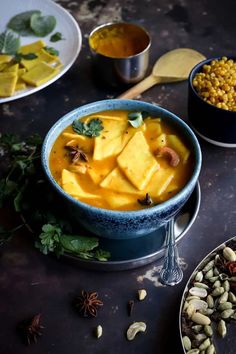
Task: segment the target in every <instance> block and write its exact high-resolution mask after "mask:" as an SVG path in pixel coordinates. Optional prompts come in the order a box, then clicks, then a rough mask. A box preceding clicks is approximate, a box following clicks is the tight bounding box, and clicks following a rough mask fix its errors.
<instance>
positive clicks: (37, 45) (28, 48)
mask: <svg viewBox="0 0 236 354" xmlns="http://www.w3.org/2000/svg"><path fill="white" fill-rule="evenodd" d="M45 46H46V43H45V42H44V41H42V40H39V41H36V42H33V43H30V44H26V45H23V46H21V47H20V53H22V54H29V53H36V52H38V51H40V49H43V48H44V47H45Z"/></svg>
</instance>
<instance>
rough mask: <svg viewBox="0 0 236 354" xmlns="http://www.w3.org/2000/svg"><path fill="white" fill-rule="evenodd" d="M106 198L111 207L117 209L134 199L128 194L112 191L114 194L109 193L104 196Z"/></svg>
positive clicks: (134, 199) (132, 201)
mask: <svg viewBox="0 0 236 354" xmlns="http://www.w3.org/2000/svg"><path fill="white" fill-rule="evenodd" d="M106 200H107V202H108V203H109V205H110V206H111V208H112V209H115V210H117V209H119V208H121V207H125V206H126V205H129V204H131V203H134V202H135V201H136V198H135V197H132V196H129V195H121V194H118V193H114V194H112V193H111V194H109V195H107V196H106Z"/></svg>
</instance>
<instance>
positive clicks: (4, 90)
mask: <svg viewBox="0 0 236 354" xmlns="http://www.w3.org/2000/svg"><path fill="white" fill-rule="evenodd" d="M16 82H17V74H16V73H11V72H9V73H2V72H1V73H0V97H8V96H12V95H13V93H14V91H15V87H16Z"/></svg>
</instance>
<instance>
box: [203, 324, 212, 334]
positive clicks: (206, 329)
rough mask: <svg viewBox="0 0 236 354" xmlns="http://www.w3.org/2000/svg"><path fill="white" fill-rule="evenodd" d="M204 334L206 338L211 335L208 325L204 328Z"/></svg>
mask: <svg viewBox="0 0 236 354" xmlns="http://www.w3.org/2000/svg"><path fill="white" fill-rule="evenodd" d="M204 332H205V333H206V335H207V337H211V336H212V335H213V329H212V328H211V326H209V325H207V326H204Z"/></svg>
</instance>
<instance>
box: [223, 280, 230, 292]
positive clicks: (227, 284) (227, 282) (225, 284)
mask: <svg viewBox="0 0 236 354" xmlns="http://www.w3.org/2000/svg"><path fill="white" fill-rule="evenodd" d="M222 286H223V288H224V289H225V291H229V290H230V284H229V281H228V280H225V281H224V282H223V284H222Z"/></svg>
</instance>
